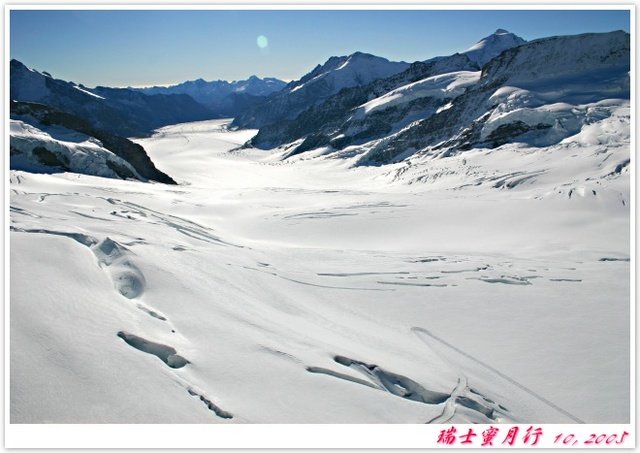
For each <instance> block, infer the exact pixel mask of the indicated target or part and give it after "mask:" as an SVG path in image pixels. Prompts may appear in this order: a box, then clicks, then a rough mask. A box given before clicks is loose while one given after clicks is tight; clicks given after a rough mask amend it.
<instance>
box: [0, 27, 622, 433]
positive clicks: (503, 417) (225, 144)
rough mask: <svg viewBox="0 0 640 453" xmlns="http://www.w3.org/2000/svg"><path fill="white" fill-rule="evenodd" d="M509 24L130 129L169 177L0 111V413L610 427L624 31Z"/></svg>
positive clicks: (93, 419)
mask: <svg viewBox="0 0 640 453" xmlns="http://www.w3.org/2000/svg"><path fill="white" fill-rule="evenodd" d="M514 36H515V35H512V34H510V33H508V32H506V31H504V30H498V31H497V32H496V34H495V36H493V37H488V38H486V39H485V40H483V41H481V42H480V43H478V44H476V45H475V46H473V47H472V48H471V49H470V50H469V51H467V53H466V54H465V53H462V54H456V55H454V56H451V57H438V58H437V59H434V60H427V61H425V62H421V63H415V64H412V65H408V64H400V63H393V64H391V62H388V61H387V63H389V64H391V66H389V65H387V63H385V62H384V61H381V59H378V58H377V57H376V58H375V59H373V60H372V58H370V57H368V56H365V55H363V54H357V55H355V57H354V56H352V57H351V58H347V57H343V58H342V59H339V58H336V59H334V60H331V65H329V66H326V67H325V68H324V69H323V68H322V67H321V66H320V65H319V66H318V67H316V69H314V71H312V73H310V74H308V75H307V76H305V78H303V79H301V80H302V82H300V81H297V82H291V83H290V84H289V85H288V86H287V87H286V88H284V89H283V90H282V91H279V92H276V93H273V94H270V95H268V96H267V98H266V99H267V101H266V103H264V104H260V106H261V107H260V108H258V109H255V110H253V111H248V113H247V116H246V118H249V117H250V116H251V115H253V114H258V113H260V112H266V113H265V115H266V116H265V117H264V118H267V119H266V120H265V121H264V122H263V121H261V120H260V119H255V120H256V122H257V123H264V124H269V123H268V121H271V119H272V118H276V117H277V118H279V119H278V121H279V124H278V125H276V126H273V128H272V129H271V131H272V132H273V133H272V135H270V136H269V140H272V141H273V142H274V143H276V144H275V145H274V146H273V147H270V148H269V149H260V148H258V147H256V146H252V140H253V139H254V138H255V137H257V136H258V135H259V134H261V133H263V130H262V129H260V131H259V130H258V129H256V128H242V127H237V125H234V124H233V123H232V119H208V120H204V121H192V122H182V123H179V124H167V125H165V126H163V127H159V128H156V129H155V131H154V132H153V133H152V134H150V135H149V136H145V137H138V138H131V139H130V140H131V141H133V142H135V144H138V145H141V147H142V148H143V149H144V151H146V153H147V154H148V156H149V158H150V159H151V161H152V162H153V165H155V167H154V168H153V169H154V170H155V168H156V167H157V171H158V174H162V175H164V176H166V175H169V177H170V178H172V182H175V183H176V184H164V183H161V182H158V180H153V178H150V177H147V178H145V177H142V176H140V175H139V174H138V170H137V168H138V167H136V166H135V165H134V164H132V163H130V162H128V161H127V160H126V159H125V158H123V157H122V156H118V155H116V154H114V152H112V151H111V150H110V149H108V147H107V146H106V145H105V144H104V143H103V142H102V141H101V140H99V139H98V138H96V137H92V136H89V135H87V134H81V133H80V132H78V131H75V130H73V129H69V127H71V126H67V127H62V126H60V125H55V124H53V125H52V124H48V125H44V124H42V123H40V122H38V121H35V120H34V119H33V118H32V117H29V115H22V116H12V119H11V124H10V132H11V145H12V154H14V151H13V150H14V148H15V153H16V154H15V156H14V157H15V159H16V160H12V169H11V170H10V173H9V175H7V177H8V178H9V186H8V187H9V190H10V194H9V201H10V207H9V208H10V226H9V227H10V233H9V234H10V244H9V245H10V278H9V284H10V309H9V311H10V313H9V315H10V316H9V327H10V355H9V365H10V386H9V390H10V401H9V405H10V408H9V413H10V422H11V423H491V424H497V423H598V424H602V423H629V422H630V417H631V413H630V412H631V409H630V403H631V387H630V373H631V369H630V354H631V351H630V347H631V323H632V320H631V319H630V316H631V306H630V288H631V284H632V282H631V279H630V264H631V262H630V261H631V259H632V257H631V253H630V252H631V250H630V247H631V246H630V223H631V217H630V208H631V202H632V200H631V189H630V186H631V171H632V170H631V167H632V165H631V160H630V137H631V128H632V126H631V121H632V119H631V114H630V109H631V108H630V101H629V83H630V81H629V79H630V78H629V63H628V60H629V47H628V46H629V35H628V34H625V33H623V32H614V33H611V34H590V35H581V36H577V37H554V38H547V39H543V40H538V41H532V42H529V43H526V42H525V41H524V40H522V39H521V38H517V37H514ZM505 39H506V40H507V41H505ZM505 43H506V44H505ZM625 46H626V47H625ZM625 49H626V50H625ZM625 52H626V53H625ZM471 57H473V58H471ZM334 58H335V57H334ZM356 60H357V61H359V62H360V63H359V64H360V65H361V66H358V68H357V71H356V70H355V69H353V68H351V69H349V72H344V71H345V70H346V68H350V66H349V64H351V63H353V62H354V61H356ZM367 61H373V66H372V68H373V69H372V72H371V73H370V77H369V78H367V77H361V76H360V75H359V74H360V73H361V72H363V71H365V72H366V68H367ZM385 61H386V60H385ZM625 62H626V63H625ZM20 70H21V71H22V72H21V74H22V76H21V77H22V78H21V79H20V80H27V79H28V80H32V79H33V77H31V74H28V73H27V72H25V71H26V69H24V68H22V67H21V68H20ZM339 71H343V72H342V73H341V72H339ZM545 71H546V72H545ZM344 74H346V75H344ZM343 75H344V77H342V76H343ZM33 80H35V79H33ZM37 80H38V83H39V84H41V86H40V89H39V91H38V89H36V88H37V87H30V88H29V87H22V88H21V89H20V90H17V89H16V91H15V92H16V93H18V92H22V93H29V96H30V98H29V99H16V100H17V101H33V102H42V103H46V102H45V101H46V100H47V99H54V98H53V97H51V96H50V95H47V96H50V97H49V98H47V97H46V96H45V95H42V96H41V95H40V94H39V93H40V92H44V91H45V90H44V88H42V87H44V86H45V85H42V84H45V83H46V84H52V83H53V82H51V81H48V79H47V80H45V79H42V78H37ZM345 80H346V82H345ZM322 81H324V82H322ZM327 81H330V82H331V85H329V84H328V83H329V82H327ZM320 82H322V83H323V84H324V85H322V89H320V88H317V87H316V88H313V90H315V91H313V93H321V97H322V99H321V101H318V102H315V101H314V102H312V103H310V104H308V105H307V104H304V105H303V100H304V102H307V100H308V99H311V98H310V97H309V96H310V95H309V94H308V93H310V91H309V90H311V88H312V87H313V86H314V84H316V85H318V84H319V83H320ZM12 83H13V82H12ZM338 83H342V84H343V85H340V89H337V88H336V86H335V84H338ZM56 84H57V85H56V86H62V85H60V83H58V82H56ZM47 86H53V85H47ZM12 90H13V87H12ZM48 90H49V91H47V93H50V92H51V91H50V90H51V89H50V88H48ZM68 91H69V92H72V93H73V96H75V98H74V99H80V100H82V99H84V98H82V99H81V98H78V96H87V99H88V98H91V99H90V101H86V102H91V105H99V104H97V103H100V102H103V101H107V100H108V97H109V95H110V91H109V90H106V89H103V90H98V91H96V90H91V89H89V88H86V87H81V88H79V87H78V86H76V85H74V86H73V87H71V88H69V90H68ZM34 93H36V94H38V96H36V94H34ZM56 93H58V94H56V97H55V99H56V100H57V101H60V102H59V105H55V106H54V107H56V108H59V109H62V108H63V107H64V106H65V105H70V104H69V101H67V100H65V101H64V102H62V100H63V98H64V99H67V98H65V97H64V96H66V95H64V94H59V93H67V91H64V92H63V91H62V88H60V89H59V91H56ZM305 93H307V94H305ZM45 94H46V93H45ZM139 94H140V93H136V95H139ZM120 96H122V94H120ZM132 96H133V95H132ZM156 96H160V95H158V94H156ZM181 96H186V95H184V94H183V95H181ZM287 96H293V99H294V101H295V102H294V103H293V104H292V105H293V106H294V108H295V109H297V110H296V111H302V113H301V114H300V116H297V117H295V118H283V117H282V115H281V112H282V111H281V110H278V109H280V107H279V106H282V105H285V104H286V102H288V101H286V100H287V99H288V98H287ZM349 96H351V97H349ZM36 98H37V99H36ZM102 98H105V99H102ZM34 99H35V101H34ZM133 99H138V98H137V97H134V98H133ZM161 99H162V102H172V99H174V98H171V97H164V98H161ZM175 99H177V100H179V101H180V102H183V103H184V102H186V101H185V100H184V98H175ZM289 99H292V98H289ZM270 100H271V101H270ZM65 102H66V104H65ZM74 102H76V101H75V100H74ZM78 102H80V101H78ZM83 102H84V101H83ZM140 102H141V101H140ZM269 102H271V104H269ZM283 103H284V104H283ZM80 104H81V102H80ZM73 105H76V104H73ZM274 106H275V107H274ZM330 106H331V108H330ZM336 106H337V107H336ZM276 107H277V109H276ZM251 108H252V109H253V108H254V106H252V107H251ZM334 108H338V109H339V108H343V111H338V110H335V109H334ZM261 109H262V110H261ZM274 109H275V110H274ZM332 109H333V110H332ZM94 110H96V111H98V110H97V107H96V108H95V109H94ZM100 111H101V112H102V110H100ZM123 111H124V110H118V114H119V115H120V114H123V113H122V112H123ZM326 111H330V112H333V113H335V115H334V116H331V117H330V118H329V117H328V116H321V115H320V116H317V117H316V118H320V119H317V120H316V126H317V130H320V129H322V134H323V136H325V137H326V140H321V141H320V142H318V143H319V144H317V146H312V143H311V140H310V139H309V137H310V135H309V134H307V133H306V132H305V133H302V132H300V131H303V130H305V127H307V124H309V121H308V117H309V115H312V114H314V112H315V114H318V115H319V113H322V112H326ZM83 112H85V110H82V109H79V108H76V109H75V110H74V113H75V114H78V115H79V114H81V113H82V114H86V112H85V113H83ZM125 113H126V112H125ZM87 115H88V114H87ZM278 115H280V116H278ZM305 115H306V116H305ZM104 117H105V118H106V116H104ZM87 118H89V119H91V117H90V116H87ZM256 118H257V117H256ZM305 118H307V119H305ZM323 119H325V120H326V122H323V121H324V120H323ZM285 123H286V128H283V127H284V125H285ZM444 123H446V130H445V129H442V128H441V127H440V126H439V125H440V124H444ZM66 124H71V125H72V124H75V123H73V122H70V123H69V122H68V123H66ZM145 124H146V123H145ZM327 124H330V126H326V125H327ZM381 124H382V125H384V126H385V127H381V126H380V125H381ZM387 125H388V127H386V126H387ZM374 126H375V127H374ZM379 126H380V127H379ZM434 131H435V132H434ZM270 133H271V132H270ZM313 133H315V132H313ZM445 133H446V136H445ZM318 134H320V132H318ZM345 138H349V142H348V144H345V145H344V146H343V145H341V143H344V142H340V140H344V139H345ZM305 141H307V144H308V145H309V146H307V147H305V148H304V149H300V148H299V147H300V146H301V143H303V142H305ZM118 143H120V142H118ZM127 143H128V142H127ZM127 146H130V145H127ZM32 148H33V149H32ZM36 148H37V149H40V150H41V151H39V152H36V151H34V150H35V149H36ZM42 149H45V151H42ZM114 149H115V148H114ZM136 149H139V148H136ZM296 149H297V151H296ZM43 156H44V157H43ZM52 156H53V157H52ZM56 156H57V157H56ZM12 159H13V158H12ZM38 159H40V160H38ZM43 159H44V160H43ZM65 159H66V160H65ZM61 160H65V162H66V164H65V165H66V166H65V168H64V169H62V168H60V167H58V168H57V169H55V168H53V167H55V165H56V164H55V163H56V162H60V161H61ZM25 162H26V163H25ZM52 162H53V163H52ZM109 163H111V164H110V165H109ZM47 165H48V166H49V168H48V169H47V168H43V166H44V167H47ZM52 166H53V167H52ZM18 167H19V168H18ZM114 168H115V169H120V170H122V169H123V168H125V169H126V170H127V172H129V173H130V174H131V175H133V176H134V177H125V176H123V175H122V173H120V174H118V173H117V172H115V170H114ZM141 168H142V167H141Z"/></svg>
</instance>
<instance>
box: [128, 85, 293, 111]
mask: <svg viewBox="0 0 640 453" xmlns="http://www.w3.org/2000/svg"><path fill="white" fill-rule="evenodd" d="M286 85H287V83H286V82H283V81H282V80H279V79H276V78H272V77H266V78H264V79H261V78H259V77H256V76H251V77H249V78H248V79H246V80H236V81H233V82H227V81H226V80H214V81H206V80H203V79H197V80H189V81H186V82H183V83H179V84H175V85H170V86H153V87H145V88H134V89H135V90H137V91H139V92H141V93H144V94H150V95H152V94H187V95H189V96H191V97H192V98H193V99H194V100H195V101H197V102H198V103H200V104H202V105H203V106H205V107H207V108H208V109H210V110H211V111H212V112H213V114H214V115H216V116H218V117H221V118H228V117H233V116H236V115H238V114H239V113H241V112H242V111H244V110H245V109H247V108H249V107H250V106H253V105H257V104H259V103H261V102H262V101H264V99H265V98H266V97H267V96H269V95H270V94H272V93H275V92H277V91H280V90H281V89H283V88H284V87H285V86H286Z"/></svg>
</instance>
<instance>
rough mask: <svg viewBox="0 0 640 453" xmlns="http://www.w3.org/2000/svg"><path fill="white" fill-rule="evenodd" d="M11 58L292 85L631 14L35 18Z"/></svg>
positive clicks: (81, 72) (598, 25)
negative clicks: (335, 69) (354, 60)
mask: <svg viewBox="0 0 640 453" xmlns="http://www.w3.org/2000/svg"><path fill="white" fill-rule="evenodd" d="M10 14H11V15H10V46H11V58H16V59H18V60H20V61H22V62H23V63H24V64H26V65H27V66H29V67H32V68H35V69H37V70H40V71H48V72H50V73H51V74H52V75H53V76H54V77H56V78H60V79H64V80H71V81H74V82H76V83H83V84H85V85H87V86H89V87H93V86H96V85H107V86H128V85H132V86H143V85H153V84H168V83H177V82H182V81H185V80H193V79H196V78H203V79H205V80H217V79H225V80H238V79H244V78H247V77H248V76H250V75H252V74H255V75H258V76H260V77H265V76H270V77H278V78H281V79H285V80H293V79H298V78H300V77H301V76H303V75H304V74H305V73H307V72H308V71H310V70H311V69H312V68H313V67H314V66H316V65H317V64H319V63H323V62H324V61H326V59H327V58H329V57H330V56H332V55H348V54H350V53H353V52H355V51H362V52H368V53H372V54H375V55H379V56H383V57H385V58H388V59H390V60H403V61H408V62H413V61H417V60H425V59H427V58H430V57H433V56H437V55H449V54H452V53H454V52H457V51H462V50H465V49H467V48H468V47H470V46H471V45H473V44H474V43H475V42H477V41H478V40H480V39H482V38H483V37H485V36H487V35H489V34H491V33H493V32H494V31H495V30H496V29H498V28H504V29H506V30H509V31H511V32H513V33H515V34H517V35H519V36H521V37H523V38H524V39H527V40H531V39H536V38H541V37H545V36H553V35H570V34H577V33H585V32H606V31H613V30H625V31H627V32H628V31H629V26H630V17H629V12H628V11H597V10H594V11H577V10H574V11H562V10H556V11H542V10H537V11H526V10H521V11H513V10H512V11H505V10H499V11H493V10H475V11H433V10H432V11H424V10H423V11H416V10H413V11H364V10H363V11H335V10H334V11H301V10H298V11H275V10H266V11H248V10H247V11H212V10H208V11H201V10H188V11H172V10H164V11H153V10H146V11H139V10H138V11H136V10H125V11H122V10H120V11H95V10H94V11H71V10H65V11H62V10H60V11H36V10H24V11H22V10H14V11H11V13H10Z"/></svg>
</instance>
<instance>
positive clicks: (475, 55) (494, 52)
mask: <svg viewBox="0 0 640 453" xmlns="http://www.w3.org/2000/svg"><path fill="white" fill-rule="evenodd" d="M525 42H527V41H526V40H525V39H523V38H521V37H520V36H517V35H515V34H513V33H511V32H509V31H507V30H505V29H503V28H498V29H497V30H496V31H495V33H493V34H491V35H489V36H487V37H486V38H483V39H481V40H480V41H478V42H477V43H475V44H474V45H473V46H471V47H470V48H469V49H467V50H465V51H464V52H462V53H463V54H465V55H467V56H468V57H469V59H471V60H472V61H475V62H476V63H478V65H480V66H483V65H484V64H486V63H487V62H488V61H489V60H491V59H492V58H494V57H497V56H498V55H500V54H501V53H502V52H504V51H505V50H507V49H510V48H512V47H516V46H519V45H521V44H524V43H525Z"/></svg>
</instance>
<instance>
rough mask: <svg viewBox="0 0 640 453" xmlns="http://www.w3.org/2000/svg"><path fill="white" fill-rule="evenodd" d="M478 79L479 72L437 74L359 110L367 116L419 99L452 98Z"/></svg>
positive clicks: (373, 101)
mask: <svg viewBox="0 0 640 453" xmlns="http://www.w3.org/2000/svg"><path fill="white" fill-rule="evenodd" d="M478 79H480V71H476V72H473V71H458V72H450V73H446V74H439V75H436V76H433V77H428V78H426V79H423V80H419V81H417V82H413V83H410V84H408V85H404V86H402V87H400V88H396V89H395V90H392V91H390V92H388V93H386V94H384V95H383V96H380V97H379V98H376V99H372V100H371V101H369V102H367V103H365V104H363V105H362V106H361V107H360V108H359V109H361V111H362V113H364V114H368V113H371V112H374V111H382V110H385V109H388V108H392V107H395V106H398V105H401V104H405V103H407V102H411V101H414V100H416V99H420V98H426V97H432V98H437V99H444V98H454V97H457V96H459V95H461V94H462V93H464V90H465V88H467V87H468V86H471V85H473V84H474V83H476V82H477V81H478ZM358 113H359V112H358V111H356V112H355V115H358Z"/></svg>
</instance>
